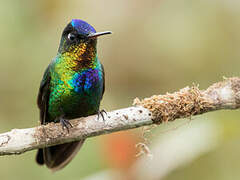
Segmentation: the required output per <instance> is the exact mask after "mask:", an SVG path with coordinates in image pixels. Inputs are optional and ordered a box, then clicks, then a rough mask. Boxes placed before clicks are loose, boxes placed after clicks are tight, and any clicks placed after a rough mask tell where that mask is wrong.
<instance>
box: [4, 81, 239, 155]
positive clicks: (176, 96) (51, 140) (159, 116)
mask: <svg viewBox="0 0 240 180" xmlns="http://www.w3.org/2000/svg"><path fill="white" fill-rule="evenodd" d="M239 107H240V78H237V77H234V78H228V79H225V80H224V81H222V82H218V83H215V84H213V85H212V86H210V87H209V88H208V89H206V90H199V89H198V87H197V86H193V87H185V88H183V89H181V90H180V91H178V92H175V93H172V94H170V93H167V94H166V95H154V96H152V97H150V98H145V99H143V100H139V99H138V98H136V99H135V100H134V106H132V107H128V108H125V109H120V110H116V111H112V112H108V113H107V115H106V116H105V118H104V120H103V119H102V118H100V119H98V118H97V116H89V117H86V118H78V119H74V120H71V124H72V125H73V128H71V129H70V132H69V133H68V132H67V130H66V129H64V130H63V129H62V127H61V125H60V124H59V123H49V124H47V125H42V126H38V127H34V128H28V129H13V130H11V131H10V132H6V133H3V134H0V155H10V154H21V153H23V152H26V151H30V150H33V149H38V148H43V147H49V146H53V145H57V144H63V143H66V142H72V141H77V140H80V139H82V138H88V137H93V136H98V135H102V134H108V133H112V132H117V131H122V130H127V129H132V128H137V127H141V126H147V125H151V124H161V123H162V122H168V121H174V120H175V119H178V118H186V117H191V116H193V115H198V114H202V113H206V112H210V111H215V110H220V109H238V108H239Z"/></svg>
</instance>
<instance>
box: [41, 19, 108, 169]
mask: <svg viewBox="0 0 240 180" xmlns="http://www.w3.org/2000/svg"><path fill="white" fill-rule="evenodd" d="M106 34H111V32H110V31H105V32H96V30H95V29H94V28H93V27H92V26H91V25H90V24H88V23H87V22H85V21H83V20H79V19H73V20H72V21H71V22H70V23H69V24H68V25H67V26H66V28H65V29H64V31H63V33H62V38H61V41H60V46H59V49H58V53H57V56H56V57H55V58H54V59H53V60H52V62H51V63H50V64H49V65H48V67H47V69H46V70H45V73H44V75H43V78H42V81H41V84H40V88H39V93H38V98H37V104H38V107H39V109H40V121H41V124H46V123H49V122H60V123H61V124H62V126H63V127H66V129H67V130H68V129H69V128H70V126H71V123H70V122H69V120H71V119H73V118H78V117H85V116H89V115H93V114H97V113H99V112H100V111H99V105H100V101H101V99H102V97H103V93H104V87H105V80H104V69H103V66H102V64H101V63H100V61H99V59H98V55H97V47H96V46H97V38H98V37H99V36H102V35H106ZM83 143H84V139H82V140H80V141H77V142H71V143H66V144H61V145H56V146H52V147H48V148H43V149H39V150H38V153H37V157H36V161H37V163H38V164H40V165H43V164H45V165H46V166H47V167H48V168H50V169H51V170H53V171H56V170H60V169H62V168H63V167H64V166H66V165H67V164H68V163H69V162H70V161H71V160H72V159H73V157H74V156H75V155H76V154H77V152H78V151H79V149H80V148H81V146H82V144H83Z"/></svg>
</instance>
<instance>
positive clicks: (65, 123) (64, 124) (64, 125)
mask: <svg viewBox="0 0 240 180" xmlns="http://www.w3.org/2000/svg"><path fill="white" fill-rule="evenodd" d="M60 123H61V125H62V129H63V130H64V128H66V129H67V132H68V133H69V128H72V127H73V126H72V124H71V123H70V122H69V120H67V119H64V118H63V117H60Z"/></svg>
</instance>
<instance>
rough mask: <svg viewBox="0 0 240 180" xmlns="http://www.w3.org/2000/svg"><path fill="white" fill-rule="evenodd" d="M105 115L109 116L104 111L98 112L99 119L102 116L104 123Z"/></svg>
mask: <svg viewBox="0 0 240 180" xmlns="http://www.w3.org/2000/svg"><path fill="white" fill-rule="evenodd" d="M104 114H105V115H107V112H106V111H105V110H104V109H102V110H100V111H98V113H97V116H98V120H99V118H100V116H101V117H102V119H103V121H104V120H105V118H104Z"/></svg>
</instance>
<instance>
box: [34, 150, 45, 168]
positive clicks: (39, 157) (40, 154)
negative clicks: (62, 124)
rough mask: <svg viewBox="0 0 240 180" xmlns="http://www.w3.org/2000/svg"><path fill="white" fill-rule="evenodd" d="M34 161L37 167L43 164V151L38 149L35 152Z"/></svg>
mask: <svg viewBox="0 0 240 180" xmlns="http://www.w3.org/2000/svg"><path fill="white" fill-rule="evenodd" d="M36 161H37V163H38V164H39V165H43V164H44V159H43V149H39V150H38V152H37V156H36Z"/></svg>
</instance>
